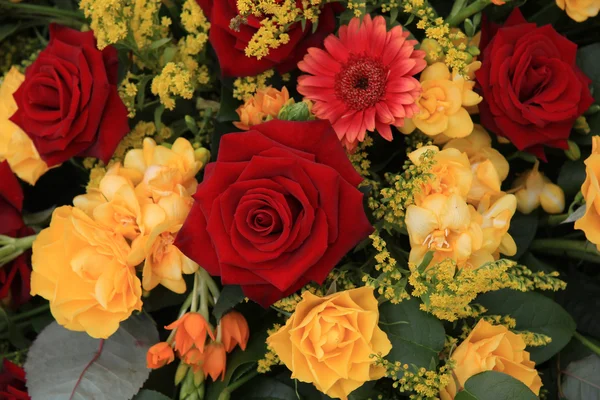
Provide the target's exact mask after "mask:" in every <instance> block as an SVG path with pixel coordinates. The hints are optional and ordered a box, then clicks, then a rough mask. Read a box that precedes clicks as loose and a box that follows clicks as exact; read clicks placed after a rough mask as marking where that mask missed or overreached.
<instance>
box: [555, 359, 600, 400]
mask: <svg viewBox="0 0 600 400" xmlns="http://www.w3.org/2000/svg"><path fill="white" fill-rule="evenodd" d="M562 392H563V394H564V395H565V397H566V398H567V399H569V400H600V357H598V356H597V355H596V354H592V355H589V356H587V357H586V358H584V359H582V360H579V361H574V362H572V363H570V364H569V366H568V367H567V369H566V371H564V372H563V381H562Z"/></svg>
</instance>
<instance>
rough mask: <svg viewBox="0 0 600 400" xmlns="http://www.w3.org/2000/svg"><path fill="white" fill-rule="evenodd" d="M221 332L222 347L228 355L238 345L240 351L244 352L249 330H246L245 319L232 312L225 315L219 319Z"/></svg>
mask: <svg viewBox="0 0 600 400" xmlns="http://www.w3.org/2000/svg"><path fill="white" fill-rule="evenodd" d="M221 332H222V341H223V345H225V350H227V352H228V353H231V351H232V350H233V349H234V348H235V346H236V345H239V346H240V348H241V349H242V350H246V344H247V343H248V337H250V329H248V322H246V318H244V316H243V315H242V314H241V313H239V312H237V311H232V312H230V313H227V314H225V315H224V316H223V318H221Z"/></svg>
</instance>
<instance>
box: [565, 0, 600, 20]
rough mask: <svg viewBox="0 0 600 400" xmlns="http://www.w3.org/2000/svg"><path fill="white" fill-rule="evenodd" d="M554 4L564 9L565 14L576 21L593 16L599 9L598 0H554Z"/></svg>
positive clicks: (599, 3)
mask: <svg viewBox="0 0 600 400" xmlns="http://www.w3.org/2000/svg"><path fill="white" fill-rule="evenodd" d="M556 5H557V6H559V7H560V8H561V9H562V10H566V12H567V15H568V16H569V17H571V19H573V20H575V21H577V22H583V21H585V20H586V19H588V18H590V17H595V16H596V15H598V11H600V1H598V0H556Z"/></svg>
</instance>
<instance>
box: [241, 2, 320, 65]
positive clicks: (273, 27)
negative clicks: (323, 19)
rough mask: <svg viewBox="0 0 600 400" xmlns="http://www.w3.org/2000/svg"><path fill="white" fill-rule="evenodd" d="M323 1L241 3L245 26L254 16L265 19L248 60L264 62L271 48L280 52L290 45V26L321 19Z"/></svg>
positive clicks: (249, 43)
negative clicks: (254, 58)
mask: <svg viewBox="0 0 600 400" xmlns="http://www.w3.org/2000/svg"><path fill="white" fill-rule="evenodd" d="M324 3H325V1H323V0H303V1H302V2H297V1H296V0H237V9H238V13H239V15H238V17H237V22H236V21H232V25H236V24H239V23H243V21H244V20H245V19H247V18H248V17H250V16H254V17H256V18H262V19H261V20H260V25H261V26H260V28H259V29H258V30H257V31H256V33H254V35H253V36H252V38H251V39H250V41H249V42H248V45H247V46H246V49H245V52H246V56H248V57H256V58H257V59H259V60H260V59H261V58H263V57H266V56H267V55H268V54H269V52H270V50H271V49H276V48H278V47H279V46H281V45H284V44H286V43H288V42H289V40H290V36H289V35H288V34H287V33H286V27H288V26H290V25H292V24H294V23H295V22H299V21H311V22H313V23H317V22H318V20H319V13H320V11H321V10H320V7H321V6H322V5H323V4H324Z"/></svg>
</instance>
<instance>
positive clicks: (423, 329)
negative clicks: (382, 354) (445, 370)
mask: <svg viewBox="0 0 600 400" xmlns="http://www.w3.org/2000/svg"><path fill="white" fill-rule="evenodd" d="M419 305H420V302H419V301H418V300H417V299H414V298H413V299H410V300H404V301H403V302H401V303H399V304H392V303H390V302H386V303H383V304H382V305H381V306H380V307H379V326H380V328H381V329H382V330H383V331H384V332H385V333H387V335H388V338H389V339H390V341H391V342H392V351H391V352H390V354H388V355H387V357H386V358H387V359H388V360H390V361H392V362H396V361H400V362H402V363H403V364H414V365H416V366H418V367H419V368H420V367H424V368H430V367H431V366H432V365H433V366H435V365H437V362H438V353H439V352H440V351H442V348H443V347H444V341H445V338H446V333H445V331H444V326H443V325H442V323H441V322H440V321H439V320H438V319H437V318H435V317H434V316H432V315H430V314H427V313H426V312H424V311H421V310H420V309H419Z"/></svg>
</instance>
